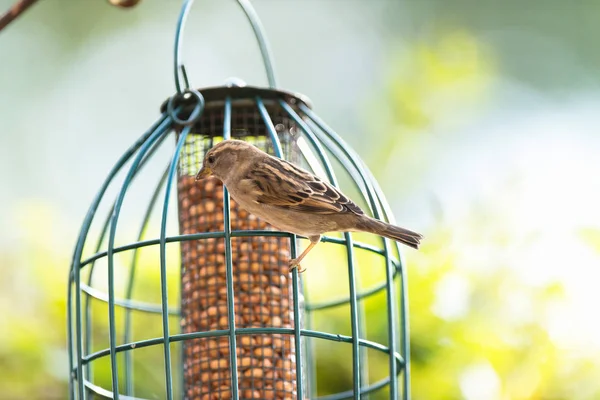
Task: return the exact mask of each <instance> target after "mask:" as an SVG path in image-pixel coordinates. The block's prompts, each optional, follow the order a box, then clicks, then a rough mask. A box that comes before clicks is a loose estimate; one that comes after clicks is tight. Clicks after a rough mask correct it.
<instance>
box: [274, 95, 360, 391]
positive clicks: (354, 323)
mask: <svg viewBox="0 0 600 400" xmlns="http://www.w3.org/2000/svg"><path fill="white" fill-rule="evenodd" d="M279 104H280V105H281V107H282V108H283V109H284V110H285V111H286V112H287V114H288V115H289V116H290V117H291V118H292V119H293V120H294V121H295V122H296V123H297V124H298V126H299V127H300V129H301V130H302V131H303V132H304V134H305V136H306V138H307V139H308V141H309V142H310V143H311V144H312V146H313V147H314V148H315V150H316V151H317V156H318V157H319V159H320V160H321V163H322V164H323V167H324V169H325V172H326V173H327V177H328V178H329V181H330V182H331V184H332V185H333V186H336V187H337V186H338V183H337V180H336V179H335V175H334V173H333V168H332V167H331V163H330V162H329V159H328V158H327V154H326V153H325V149H324V148H323V146H322V145H321V143H319V141H318V140H317V138H316V137H315V134H314V133H313V132H312V130H311V129H310V127H309V126H308V124H307V123H306V122H305V121H304V120H303V119H302V118H300V116H299V115H298V114H297V113H296V112H295V111H294V110H293V108H292V107H291V106H290V105H289V104H287V103H286V102H285V101H283V100H280V101H279ZM345 238H346V248H347V253H348V279H349V291H350V299H349V300H350V324H351V328H352V376H353V379H352V385H353V391H354V399H360V397H361V394H360V383H361V373H360V370H361V367H360V346H359V344H358V341H359V339H360V336H359V335H360V333H359V331H360V329H359V326H360V322H359V319H358V302H357V299H356V271H355V268H354V259H353V249H352V248H353V246H352V235H351V234H350V233H346V234H345Z"/></svg>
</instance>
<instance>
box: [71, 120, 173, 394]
mask: <svg viewBox="0 0 600 400" xmlns="http://www.w3.org/2000/svg"><path fill="white" fill-rule="evenodd" d="M166 121H167V116H166V115H164V114H163V115H161V117H160V118H159V120H158V121H156V122H155V123H154V124H153V125H152V127H151V128H150V129H148V130H147V131H146V132H144V134H143V135H142V136H141V137H140V138H139V139H137V140H136V142H135V143H134V144H133V145H131V146H130V147H129V148H128V149H127V151H125V153H124V154H123V155H122V156H121V157H120V158H119V160H118V161H117V162H116V163H115V165H114V166H113V168H112V169H111V170H110V172H109V173H108V177H107V178H106V179H105V180H104V182H103V183H102V186H101V187H100V189H99V190H98V193H96V196H95V197H94V200H93V201H92V204H91V205H90V207H89V209H88V211H87V214H86V215H85V218H84V220H83V223H82V225H81V230H80V232H79V236H78V238H77V244H76V245H75V251H74V252H73V258H72V261H71V270H70V271H69V280H72V281H73V285H74V286H75V287H74V288H73V287H71V286H69V289H68V298H69V300H71V299H72V292H73V289H74V290H75V312H76V317H75V330H76V332H75V333H76V334H75V347H76V353H77V368H76V369H77V393H78V400H84V399H85V390H84V382H83V365H82V362H83V335H82V324H81V319H82V316H81V312H82V309H81V275H80V268H81V254H82V253H83V247H84V245H85V241H86V239H87V235H88V233H89V229H90V226H91V224H92V221H93V219H94V216H95V215H96V211H97V210H98V205H99V204H100V201H101V200H102V198H103V196H104V193H105V192H106V189H107V188H108V185H109V184H110V183H111V182H112V180H113V179H114V177H115V176H116V175H117V173H118V172H119V171H120V170H121V168H123V165H125V163H126V162H127V161H129V159H130V158H131V157H132V156H133V155H134V154H135V152H136V151H137V150H138V149H139V148H140V147H141V146H142V145H143V144H144V143H145V142H146V141H147V140H148V139H149V138H150V137H151V136H152V135H153V134H154V132H155V131H156V130H162V129H164V128H165V125H164V124H165V122H166ZM166 123H167V125H168V124H170V120H168V122H166ZM67 308H68V312H69V318H68V323H69V329H68V330H67V336H68V342H69V348H68V355H69V375H70V376H71V377H72V376H73V375H72V374H73V369H74V367H73V329H72V326H71V324H72V316H71V314H72V305H71V302H69V304H68V305H67ZM72 379H73V378H71V380H72ZM70 386H71V389H72V390H71V393H70V397H74V395H75V393H74V391H75V388H74V387H73V385H70Z"/></svg>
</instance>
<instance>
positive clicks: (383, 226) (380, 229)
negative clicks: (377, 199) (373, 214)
mask: <svg viewBox="0 0 600 400" xmlns="http://www.w3.org/2000/svg"><path fill="white" fill-rule="evenodd" d="M360 230H362V231H364V232H369V233H374V234H376V235H380V236H385V237H386V238H388V239H392V240H395V241H397V242H400V243H404V244H405V245H407V246H410V247H412V248H414V249H418V248H419V245H420V244H421V243H420V242H421V239H422V238H423V236H422V235H421V234H419V233H416V232H413V231H410V230H408V229H404V228H401V227H399V226H395V225H392V224H388V223H386V222H383V221H379V220H376V219H374V218H369V217H367V218H366V219H365V220H364V222H363V223H362V224H360Z"/></svg>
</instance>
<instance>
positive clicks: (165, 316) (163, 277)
mask: <svg viewBox="0 0 600 400" xmlns="http://www.w3.org/2000/svg"><path fill="white" fill-rule="evenodd" d="M191 129H192V125H187V126H185V127H184V128H183V129H182V131H181V134H180V135H179V140H178V141H177V147H176V148H175V153H174V154H173V158H172V160H171V165H170V166H169V176H168V177H167V184H166V188H165V201H164V203H163V211H162V219H161V225H160V242H159V246H160V293H161V306H162V314H161V317H162V327H163V345H164V359H165V383H166V392H167V400H172V399H173V377H172V376H171V335H170V333H169V302H168V300H169V296H168V291H167V216H168V211H169V198H170V194H171V188H172V187H173V181H174V180H175V176H176V174H177V164H178V162H179V156H180V155H181V149H182V148H183V145H184V143H185V140H186V138H187V136H188V135H189V133H190V131H191Z"/></svg>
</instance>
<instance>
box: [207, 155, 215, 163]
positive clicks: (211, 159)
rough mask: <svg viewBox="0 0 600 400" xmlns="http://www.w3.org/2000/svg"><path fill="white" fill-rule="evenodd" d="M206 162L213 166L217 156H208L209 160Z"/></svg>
mask: <svg viewBox="0 0 600 400" xmlns="http://www.w3.org/2000/svg"><path fill="white" fill-rule="evenodd" d="M206 161H208V163H209V164H212V163H214V162H215V156H213V155H210V156H208V158H207V159H206Z"/></svg>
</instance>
